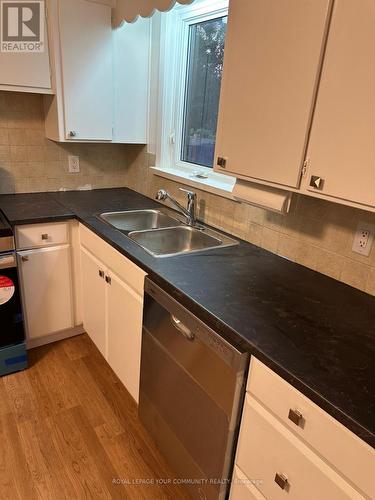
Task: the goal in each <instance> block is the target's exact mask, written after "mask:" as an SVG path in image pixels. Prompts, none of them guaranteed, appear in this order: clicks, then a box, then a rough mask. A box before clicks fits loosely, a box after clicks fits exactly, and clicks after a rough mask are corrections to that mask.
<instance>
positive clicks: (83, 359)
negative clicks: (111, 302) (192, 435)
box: [0, 335, 188, 500]
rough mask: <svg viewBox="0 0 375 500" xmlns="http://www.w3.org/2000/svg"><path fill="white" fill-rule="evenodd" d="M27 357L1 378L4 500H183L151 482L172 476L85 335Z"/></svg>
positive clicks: (171, 488)
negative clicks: (23, 368)
mask: <svg viewBox="0 0 375 500" xmlns="http://www.w3.org/2000/svg"><path fill="white" fill-rule="evenodd" d="M29 359H30V368H29V369H28V370H26V371H24V372H20V373H16V374H13V375H8V376H6V377H2V378H0V498H1V500H5V499H10V500H16V499H21V500H31V499H34V498H42V499H51V500H59V499H69V500H75V499H95V500H97V499H102V498H103V499H104V498H105V499H111V498H114V499H127V498H129V499H137V500H138V499H140V500H141V499H174V500H178V499H186V498H188V497H187V496H186V494H185V492H184V491H183V490H181V489H180V488H179V487H176V486H174V485H173V484H172V485H166V486H161V485H157V484H156V480H157V479H168V478H173V477H174V476H173V473H172V472H171V470H169V469H168V466H167V465H166V463H165V462H164V460H163V458H162V457H161V455H160V454H159V453H158V451H157V450H156V448H155V447H154V445H153V443H152V441H151V439H150V438H149V436H148V434H147V433H146V431H145V430H144V429H143V427H142V426H141V424H140V422H139V420H138V418H137V408H136V405H135V403H134V402H133V400H132V399H131V397H130V396H129V394H128V393H127V391H126V390H125V388H124V387H123V386H122V384H121V383H120V381H119V380H118V379H117V377H116V376H115V374H114V373H113V372H112V370H111V369H110V367H109V366H108V364H107V363H106V362H105V361H104V359H103V358H102V357H101V355H100V354H99V352H98V351H97V350H96V348H95V347H94V345H93V344H92V342H91V340H90V339H89V338H88V337H87V335H80V336H78V337H74V338H71V339H67V340H63V341H61V342H57V343H55V344H50V345H48V346H44V347H39V348H37V349H33V350H32V351H29ZM147 482H148V483H151V484H146V483H147ZM137 483H140V484H137ZM142 483H143V484H142ZM152 483H154V484H152Z"/></svg>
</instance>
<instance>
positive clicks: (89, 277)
mask: <svg viewBox="0 0 375 500" xmlns="http://www.w3.org/2000/svg"><path fill="white" fill-rule="evenodd" d="M81 273H82V274H81V276H82V314H83V326H84V328H85V330H86V332H87V333H88V334H89V335H90V337H91V340H92V341H93V342H94V344H95V345H96V347H97V348H98V349H99V351H100V352H101V353H102V354H103V356H104V357H107V339H106V324H105V316H106V311H105V302H106V287H105V282H104V276H105V273H104V266H103V265H102V264H101V263H100V262H99V261H98V260H97V259H96V258H95V257H94V256H93V255H92V254H91V253H90V252H88V251H87V250H86V249H85V248H82V247H81Z"/></svg>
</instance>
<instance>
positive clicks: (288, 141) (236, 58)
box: [215, 0, 331, 187]
mask: <svg viewBox="0 0 375 500" xmlns="http://www.w3.org/2000/svg"><path fill="white" fill-rule="evenodd" d="M330 5H331V2H330V1H329V0H313V1H312V0H237V1H235V2H231V4H230V8H229V18H228V32H227V39H226V43H225V56H224V73H223V82H222V89H221V100H220V112H219V122H218V132H217V146H216V158H217V157H224V158H226V168H225V169H224V168H220V167H219V166H218V165H216V167H215V170H217V171H220V172H224V173H225V172H227V173H231V174H235V175H236V176H238V177H243V178H251V179H253V180H258V181H260V182H266V183H267V182H268V183H272V184H277V185H282V186H289V187H298V186H299V183H300V173H301V168H302V165H303V161H304V155H305V152H306V143H307V137H308V130H309V125H310V120H311V113H312V108H313V104H314V98H315V94H316V85H317V79H318V74H319V69H320V65H321V53H322V47H323V43H324V41H325V37H326V30H327V19H328V17H329V11H330Z"/></svg>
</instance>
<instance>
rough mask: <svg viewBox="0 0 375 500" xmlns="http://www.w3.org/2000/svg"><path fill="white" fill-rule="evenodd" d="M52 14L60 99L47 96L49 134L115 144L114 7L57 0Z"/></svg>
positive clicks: (76, 0)
mask: <svg viewBox="0 0 375 500" xmlns="http://www.w3.org/2000/svg"><path fill="white" fill-rule="evenodd" d="M51 10H52V12H51V29H52V33H53V36H52V39H53V47H52V50H53V53H54V59H55V78H56V96H55V97H53V98H46V135H47V137H48V138H50V139H53V140H56V141H65V140H69V141H77V140H78V141H111V140H112V127H113V116H112V115H113V100H112V86H113V82H112V29H111V8H110V7H108V6H106V5H101V4H99V3H93V2H87V0H58V1H57V2H56V3H55V2H53V8H52V9H51Z"/></svg>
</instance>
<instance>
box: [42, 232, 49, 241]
mask: <svg viewBox="0 0 375 500" xmlns="http://www.w3.org/2000/svg"><path fill="white" fill-rule="evenodd" d="M48 237H49V236H48V234H47V233H43V234H42V240H43V241H45V240H48Z"/></svg>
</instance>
